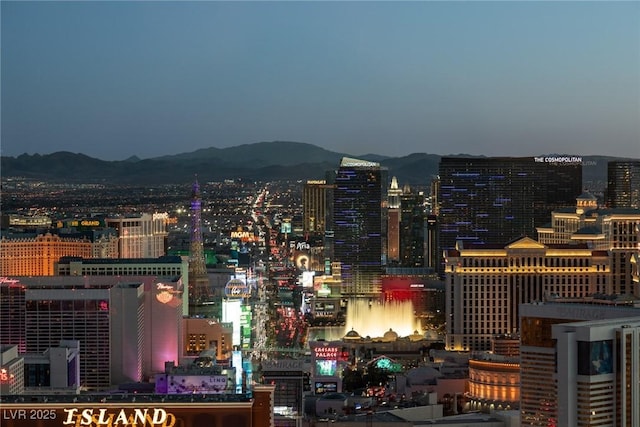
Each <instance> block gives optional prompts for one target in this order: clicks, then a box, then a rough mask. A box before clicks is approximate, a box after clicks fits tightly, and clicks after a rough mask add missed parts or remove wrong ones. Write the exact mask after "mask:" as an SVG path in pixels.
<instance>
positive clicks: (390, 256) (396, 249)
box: [387, 176, 402, 265]
mask: <svg viewBox="0 0 640 427" xmlns="http://www.w3.org/2000/svg"><path fill="white" fill-rule="evenodd" d="M400 195H402V189H401V188H399V187H398V180H397V179H396V177H395V176H394V177H392V178H391V186H390V187H389V191H388V197H389V209H388V211H387V219H388V221H387V224H388V225H387V262H388V263H389V264H390V265H394V264H398V263H399V262H400Z"/></svg>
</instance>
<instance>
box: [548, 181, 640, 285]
mask: <svg viewBox="0 0 640 427" xmlns="http://www.w3.org/2000/svg"><path fill="white" fill-rule="evenodd" d="M639 230H640V209H633V208H611V209H602V208H598V205H597V201H596V199H595V197H594V196H592V195H590V194H587V193H585V194H582V195H580V197H578V198H577V203H576V206H575V207H574V208H566V209H560V210H557V211H553V212H552V213H551V224H550V225H547V226H544V227H538V240H539V241H540V243H543V244H564V245H566V244H588V245H589V246H590V247H591V248H594V249H599V250H604V251H608V252H609V257H610V266H611V281H610V283H611V287H610V288H609V289H607V290H606V293H608V294H627V295H632V294H634V295H636V296H637V297H640V287H638V285H637V284H636V285H634V281H633V275H632V269H631V264H630V259H631V257H632V256H633V254H635V253H637V251H638V248H639V246H638V244H639V243H640V236H639ZM634 286H635V289H634Z"/></svg>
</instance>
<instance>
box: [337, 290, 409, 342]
mask: <svg viewBox="0 0 640 427" xmlns="http://www.w3.org/2000/svg"><path fill="white" fill-rule="evenodd" d="M389 329H392V330H393V331H394V332H395V333H397V334H398V336H399V337H408V336H409V335H412V334H413V333H414V332H415V331H418V332H420V331H421V329H422V328H421V326H420V321H419V320H418V319H416V316H415V313H414V312H413V303H412V302H411V301H391V302H384V303H382V302H379V301H371V302H370V301H367V300H363V299H351V300H349V304H348V305H347V320H346V322H345V330H344V333H345V334H346V333H347V332H349V331H350V330H354V331H356V332H358V333H359V334H360V336H361V337H367V336H368V337H371V338H378V337H382V336H383V335H384V333H385V332H387V331H388V330H389ZM343 336H344V334H343Z"/></svg>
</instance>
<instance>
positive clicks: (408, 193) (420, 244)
mask: <svg viewBox="0 0 640 427" xmlns="http://www.w3.org/2000/svg"><path fill="white" fill-rule="evenodd" d="M425 217H426V215H425V211H424V195H423V194H422V193H416V192H414V191H412V190H411V188H410V187H409V186H408V185H405V186H404V188H403V190H402V195H400V266H402V267H424V255H425V237H424V232H425Z"/></svg>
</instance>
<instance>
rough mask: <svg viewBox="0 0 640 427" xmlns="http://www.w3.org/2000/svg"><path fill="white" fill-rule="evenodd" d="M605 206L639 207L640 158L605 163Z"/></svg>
mask: <svg viewBox="0 0 640 427" xmlns="http://www.w3.org/2000/svg"><path fill="white" fill-rule="evenodd" d="M606 199H607V206H608V207H610V208H635V209H640V160H628V161H627V160H624V161H623V160H620V161H613V162H609V163H608V164H607V192H606Z"/></svg>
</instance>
